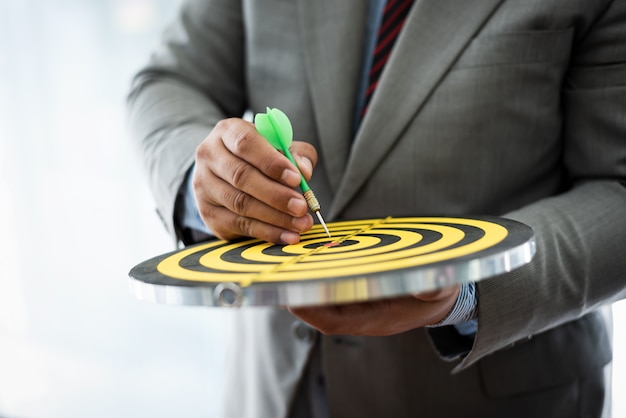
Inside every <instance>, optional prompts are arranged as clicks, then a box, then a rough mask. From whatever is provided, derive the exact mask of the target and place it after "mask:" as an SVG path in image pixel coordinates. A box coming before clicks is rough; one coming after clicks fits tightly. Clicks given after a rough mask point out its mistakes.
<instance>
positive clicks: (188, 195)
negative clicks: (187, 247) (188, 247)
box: [174, 165, 213, 244]
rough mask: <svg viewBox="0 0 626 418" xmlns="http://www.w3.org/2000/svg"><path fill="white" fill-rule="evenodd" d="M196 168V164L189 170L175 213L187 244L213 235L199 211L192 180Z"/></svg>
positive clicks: (181, 188)
mask: <svg viewBox="0 0 626 418" xmlns="http://www.w3.org/2000/svg"><path fill="white" fill-rule="evenodd" d="M194 170H195V165H193V166H192V167H191V168H190V169H189V171H187V175H186V176H185V180H184V181H183V184H182V185H181V187H180V195H179V202H178V205H177V206H176V211H175V214H174V216H175V217H176V220H177V224H178V225H180V229H181V230H182V234H183V242H185V244H187V243H190V242H198V241H204V240H206V239H209V238H211V237H212V236H213V233H212V232H211V230H210V229H209V228H208V227H207V226H206V225H205V224H204V221H203V220H202V218H201V217H200V212H198V205H197V204H196V198H195V195H194V192H193V183H192V181H191V179H192V178H193V173H194Z"/></svg>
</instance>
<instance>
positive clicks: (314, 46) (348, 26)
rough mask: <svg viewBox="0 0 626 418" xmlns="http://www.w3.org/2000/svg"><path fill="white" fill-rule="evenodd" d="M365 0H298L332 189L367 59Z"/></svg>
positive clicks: (342, 164)
mask: <svg viewBox="0 0 626 418" xmlns="http://www.w3.org/2000/svg"><path fill="white" fill-rule="evenodd" d="M367 4H368V2H367V1H364V0H341V1H336V0H315V1H311V0H300V1H299V19H300V22H301V28H302V39H303V46H304V53H305V59H306V66H307V71H308V73H307V77H308V79H309V83H310V91H311V97H312V100H313V109H314V114H315V122H316V126H317V131H318V137H319V140H320V143H321V149H320V150H319V151H320V152H321V154H322V155H321V157H323V158H324V161H325V167H326V170H327V173H326V174H327V176H328V179H329V182H330V185H331V187H332V188H333V191H335V190H336V189H337V188H338V187H339V182H340V180H341V178H342V176H343V172H344V170H345V167H346V162H347V160H348V152H349V148H350V143H351V142H352V135H353V124H354V109H355V103H356V96H357V88H358V82H359V75H360V72H361V67H362V61H363V40H364V33H365V22H366V19H367Z"/></svg>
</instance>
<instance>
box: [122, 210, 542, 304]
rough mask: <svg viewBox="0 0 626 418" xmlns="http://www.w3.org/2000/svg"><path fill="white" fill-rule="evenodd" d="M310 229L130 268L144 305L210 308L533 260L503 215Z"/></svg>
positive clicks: (394, 292) (525, 233)
mask: <svg viewBox="0 0 626 418" xmlns="http://www.w3.org/2000/svg"><path fill="white" fill-rule="evenodd" d="M327 226H328V229H329V231H330V233H331V236H332V237H331V238H329V237H328V236H327V235H326V233H325V232H324V230H323V229H322V227H321V226H319V225H315V226H314V227H313V228H312V229H311V230H310V231H308V232H306V233H304V234H302V235H301V240H300V242H299V243H298V244H293V245H279V244H273V243H270V242H266V241H261V240H258V239H240V240H235V241H223V240H213V241H209V242H204V243H201V244H197V245H193V246H189V247H187V248H183V249H181V250H177V251H174V252H170V253H167V254H163V255H160V256H158V257H155V258H152V259H150V260H147V261H145V262H143V263H141V264H139V265H137V266H135V267H134V268H133V269H132V270H131V271H130V277H131V279H132V283H133V286H132V289H133V291H134V293H135V294H136V295H137V296H138V297H140V298H142V299H152V300H156V301H159V302H164V303H184V304H196V305H197V304H200V305H209V306H242V305H291V306H294V305H309V304H310V305H314V304H323V303H345V302H354V301H362V300H371V299H376V298H381V297H392V296H398V295H404V294H408V293H417V292H422V291H428V290H433V289H436V288H439V287H442V286H448V285H451V284H455V283H460V282H463V281H467V280H473V281H476V280H481V279H485V278H488V277H491V276H494V275H497V274H499V273H503V272H507V271H510V270H512V269H514V268H517V267H520V266H522V265H524V264H526V263H528V262H529V261H530V259H531V258H532V256H533V254H534V249H535V246H534V239H533V232H532V230H531V229H530V228H529V227H528V226H526V225H523V224H521V223H519V222H515V221H512V220H509V219H503V218H495V217H482V218H454V217H405V218H395V217H387V218H380V219H363V220H351V221H341V222H332V223H329V224H328V225H327Z"/></svg>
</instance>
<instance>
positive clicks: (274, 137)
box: [254, 107, 331, 238]
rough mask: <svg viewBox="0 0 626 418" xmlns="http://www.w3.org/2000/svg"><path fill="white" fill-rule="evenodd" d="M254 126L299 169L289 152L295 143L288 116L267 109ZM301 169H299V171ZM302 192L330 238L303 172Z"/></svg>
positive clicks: (277, 110)
mask: <svg viewBox="0 0 626 418" xmlns="http://www.w3.org/2000/svg"><path fill="white" fill-rule="evenodd" d="M254 125H255V126H256V130H257V131H258V132H259V133H260V134H261V136H263V137H264V138H265V139H266V140H267V142H269V143H270V144H271V145H272V146H273V147H274V148H276V149H277V150H278V151H281V152H282V153H283V154H285V156H286V157H287V158H288V159H289V161H291V163H292V164H293V165H294V166H296V167H298V164H296V161H295V160H294V158H293V156H292V155H291V152H289V147H290V146H291V143H292V141H293V128H292V127H291V122H290V121H289V118H288V117H287V115H285V114H284V113H283V112H282V111H281V110H279V109H270V108H269V107H268V108H267V113H257V114H256V115H255V117H254ZM299 170H300V169H299V168H298V171H299ZM300 190H302V194H303V196H304V198H305V199H306V203H307V205H308V206H309V209H310V210H311V212H313V213H315V215H317V218H318V219H319V221H320V224H321V225H322V227H324V231H326V234H327V235H328V237H329V238H331V236H330V232H329V231H328V228H327V227H326V222H324V219H323V218H322V214H321V213H320V204H319V202H318V201H317V198H316V197H315V194H314V193H313V190H311V187H309V185H308V183H307V182H306V180H305V179H304V176H303V175H302V172H300Z"/></svg>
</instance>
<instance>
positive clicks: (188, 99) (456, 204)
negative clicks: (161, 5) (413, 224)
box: [129, 0, 626, 417]
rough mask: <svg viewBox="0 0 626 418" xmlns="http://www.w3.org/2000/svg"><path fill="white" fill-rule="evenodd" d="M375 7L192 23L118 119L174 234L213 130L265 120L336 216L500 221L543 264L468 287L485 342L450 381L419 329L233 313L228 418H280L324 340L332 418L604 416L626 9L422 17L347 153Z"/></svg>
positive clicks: (495, 4)
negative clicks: (285, 140)
mask: <svg viewBox="0 0 626 418" xmlns="http://www.w3.org/2000/svg"><path fill="white" fill-rule="evenodd" d="M367 3H368V2H366V1H363V0H341V1H338V0H335V1H331V0H315V1H309V0H242V1H235V0H195V1H187V2H186V3H185V4H184V6H183V8H182V13H181V15H180V17H179V18H178V19H177V20H176V22H174V24H173V25H172V26H171V27H170V29H169V30H168V31H167V33H166V34H165V37H164V40H163V44H162V46H161V47H160V48H159V49H158V50H157V51H156V52H155V54H154V55H153V57H152V60H151V62H150V64H149V65H147V66H146V67H145V68H144V69H143V70H142V71H141V72H140V73H139V74H138V76H137V77H136V79H135V82H134V86H133V91H132V93H131V95H130V100H129V103H130V115H131V122H132V125H133V129H134V137H135V138H136V139H137V141H138V144H139V146H140V148H141V150H142V155H143V156H144V160H145V165H146V168H147V171H148V173H149V178H150V181H151V186H152V189H153V192H154V195H155V198H156V202H157V205H158V212H159V213H160V214H161V216H162V218H163V220H164V222H165V224H166V226H167V227H168V228H169V230H170V231H172V233H174V232H175V230H176V226H175V223H174V220H173V210H174V205H175V201H176V196H177V193H178V190H179V187H180V184H181V182H182V180H183V177H184V175H185V173H186V171H187V170H188V168H189V167H190V165H191V164H192V162H193V157H194V150H195V148H196V146H197V145H198V144H199V142H200V141H202V140H203V139H204V138H205V137H206V136H207V134H208V133H209V132H210V130H211V128H212V127H213V126H214V124H215V123H216V122H217V121H218V120H220V119H223V118H226V117H232V116H241V115H243V114H244V112H245V111H246V110H252V111H253V112H261V111H264V109H265V107H266V106H270V107H277V108H280V109H283V110H284V111H285V112H286V113H287V114H288V115H289V117H290V119H291V120H292V123H293V125H294V132H295V135H296V139H298V140H306V141H309V142H311V143H312V144H313V145H314V146H315V147H316V148H317V150H318V152H319V155H320V161H319V164H318V166H317V168H316V170H315V173H314V176H313V179H312V181H311V183H310V184H311V187H312V188H313V189H314V190H315V191H316V194H317V195H318V198H319V200H320V201H321V203H322V207H325V208H327V209H325V216H326V217H327V218H328V219H340V218H342V219H351V218H360V217H361V218H362V217H376V216H386V215H422V214H434V215H465V214H495V215H503V216H506V217H510V218H513V219H517V220H520V221H522V222H524V223H527V224H528V225H530V226H532V227H533V229H534V230H535V232H536V237H537V244H538V253H537V256H536V257H535V258H534V260H533V262H532V263H531V264H530V265H528V266H526V267H524V268H521V269H518V270H516V271H514V272H512V273H510V274H506V275H503V276H501V277H497V278H494V279H491V280H486V281H484V282H480V283H478V293H479V327H478V333H477V335H476V338H475V341H474V343H473V347H472V349H471V351H470V352H469V353H468V354H467V355H466V356H465V357H464V358H463V359H461V360H458V361H456V362H452V363H450V362H445V361H443V360H442V359H441V358H440V357H439V356H438V355H437V350H436V349H435V348H434V347H433V345H432V344H431V343H432V339H430V338H429V337H428V335H427V334H426V332H425V331H424V330H421V329H418V330H414V331H412V332H407V333H404V334H401V335H397V336H393V337H385V338H365V337H350V336H345V337H320V336H316V335H315V334H314V333H307V332H305V333H302V332H295V333H294V332H293V331H294V330H296V331H297V330H299V328H298V327H297V322H296V321H295V320H294V319H293V318H292V317H290V316H289V314H288V313H286V312H285V311H282V310H274V309H265V308H263V309H261V308H259V309H246V310H242V311H241V312H238V313H237V315H233V317H232V320H233V321H234V322H235V323H234V324H232V326H233V327H234V328H233V329H234V330H235V334H236V335H235V336H236V337H237V339H238V340H237V343H236V344H235V346H234V347H235V348H236V361H235V362H234V364H235V365H234V366H233V368H231V369H229V376H228V377H227V378H226V380H227V382H228V383H227V386H226V387H227V394H228V395H229V396H230V399H229V403H227V404H226V406H227V408H226V409H227V412H226V413H225V415H224V416H233V417H257V416H258V417H284V416H286V415H287V414H288V410H289V404H290V402H291V400H292V399H293V397H294V396H295V393H296V388H297V385H298V382H299V380H300V377H301V375H302V373H303V372H304V369H305V365H306V362H307V358H308V355H309V353H310V351H311V348H312V347H313V345H314V344H316V342H317V343H319V347H320V350H321V353H322V360H323V366H324V370H325V373H326V376H327V380H326V384H327V387H328V396H329V402H330V407H331V410H332V412H333V416H334V417H343V416H350V417H352V416H355V417H380V416H394V417H401V416H417V415H419V416H426V417H434V416H481V417H487V416H524V417H527V416H552V417H554V416H568V417H569V416H595V415H598V414H599V412H598V411H599V409H600V408H601V404H602V397H603V388H602V384H601V378H600V376H601V371H602V366H603V365H605V364H607V363H608V362H609V361H610V343H609V338H608V335H607V329H606V327H605V325H604V323H603V321H602V319H601V318H600V317H599V315H598V314H597V312H596V311H595V310H596V309H597V308H598V307H600V306H602V305H606V304H609V303H610V302H612V301H615V300H617V299H620V298H623V297H624V296H625V295H626V290H625V288H626V286H625V284H626V188H625V187H624V182H625V180H626V41H625V39H626V1H623V0H613V1H611V0H594V1H590V0H417V2H416V4H415V6H414V8H413V10H412V12H411V14H410V16H409V18H408V21H407V24H406V26H405V29H404V32H403V33H402V35H401V37H400V39H399V40H398V42H397V44H396V51H395V52H394V54H393V56H392V58H391V60H390V61H389V62H388V64H387V68H386V70H385V72H384V74H383V76H382V79H381V81H380V84H379V88H378V91H377V93H376V95H375V97H374V98H373V100H372V102H371V103H370V108H369V111H368V113H367V115H366V117H365V119H364V120H363V122H362V124H361V126H360V128H359V131H358V132H357V133H356V137H354V135H353V132H352V126H353V120H354V118H353V116H354V109H355V101H356V92H357V84H358V76H359V72H360V69H361V65H362V59H363V57H362V53H363V34H364V22H365V18H366V13H367V10H366V8H367ZM399 178H401V179H402V181H398V179H399ZM294 323H295V324H296V328H293V327H294ZM446 338H447V337H446ZM435 342H437V341H435ZM444 342H446V343H447V342H449V341H444ZM437 345H438V346H439V347H441V346H442V344H441V341H439V342H437ZM444 345H445V344H444Z"/></svg>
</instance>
